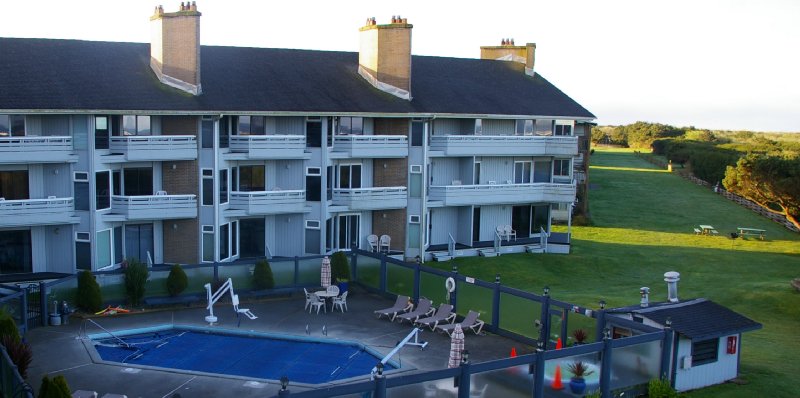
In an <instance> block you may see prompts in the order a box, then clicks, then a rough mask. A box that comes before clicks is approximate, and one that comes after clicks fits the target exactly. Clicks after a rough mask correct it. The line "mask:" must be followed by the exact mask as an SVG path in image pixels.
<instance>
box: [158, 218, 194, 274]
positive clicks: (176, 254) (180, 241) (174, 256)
mask: <svg viewBox="0 0 800 398" xmlns="http://www.w3.org/2000/svg"><path fill="white" fill-rule="evenodd" d="M199 228H200V227H199V220H198V219H197V218H188V219H183V220H164V262H165V263H179V264H197V263H199V262H200V256H199V255H198V253H199V249H200V246H199V245H200V242H199V238H198V236H199V232H198V231H199Z"/></svg>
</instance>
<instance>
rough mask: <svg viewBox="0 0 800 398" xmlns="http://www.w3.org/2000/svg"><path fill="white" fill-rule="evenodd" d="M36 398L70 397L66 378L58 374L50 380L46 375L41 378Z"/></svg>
mask: <svg viewBox="0 0 800 398" xmlns="http://www.w3.org/2000/svg"><path fill="white" fill-rule="evenodd" d="M37 397H38V398H70V397H72V395H70V392H69V385H67V379H66V378H64V376H62V375H58V376H56V377H55V378H53V379H52V380H50V378H49V377H47V376H46V375H45V376H44V377H43V378H42V385H41V386H40V387H39V395H37Z"/></svg>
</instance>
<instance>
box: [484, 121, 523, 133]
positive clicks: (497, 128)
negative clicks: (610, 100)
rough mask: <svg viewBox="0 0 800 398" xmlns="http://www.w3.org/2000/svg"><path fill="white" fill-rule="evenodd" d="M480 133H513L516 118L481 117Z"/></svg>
mask: <svg viewBox="0 0 800 398" xmlns="http://www.w3.org/2000/svg"><path fill="white" fill-rule="evenodd" d="M482 127H483V131H482V132H481V134H482V135H514V129H515V128H516V120H505V119H483V121H482Z"/></svg>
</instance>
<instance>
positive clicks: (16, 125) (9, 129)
mask: <svg viewBox="0 0 800 398" xmlns="http://www.w3.org/2000/svg"><path fill="white" fill-rule="evenodd" d="M24 135H25V116H22V115H0V137H12V136H13V137H21V136H24Z"/></svg>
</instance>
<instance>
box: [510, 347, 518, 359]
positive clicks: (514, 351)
mask: <svg viewBox="0 0 800 398" xmlns="http://www.w3.org/2000/svg"><path fill="white" fill-rule="evenodd" d="M516 356H517V347H511V358H514V357H516Z"/></svg>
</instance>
